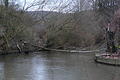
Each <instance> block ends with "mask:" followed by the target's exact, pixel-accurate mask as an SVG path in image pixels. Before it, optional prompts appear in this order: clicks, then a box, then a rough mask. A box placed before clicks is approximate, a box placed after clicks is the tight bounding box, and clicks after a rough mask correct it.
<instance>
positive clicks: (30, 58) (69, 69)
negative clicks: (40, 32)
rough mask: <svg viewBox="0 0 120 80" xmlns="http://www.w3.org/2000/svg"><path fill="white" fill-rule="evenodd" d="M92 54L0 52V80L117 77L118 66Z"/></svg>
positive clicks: (102, 79)
mask: <svg viewBox="0 0 120 80" xmlns="http://www.w3.org/2000/svg"><path fill="white" fill-rule="evenodd" d="M93 58H94V53H63V52H36V53H31V54H28V55H25V54H10V55H6V56H0V80H120V67H115V66H110V65H103V64H98V63H95V62H94V60H93Z"/></svg>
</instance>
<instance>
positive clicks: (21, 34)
mask: <svg viewBox="0 0 120 80" xmlns="http://www.w3.org/2000/svg"><path fill="white" fill-rule="evenodd" d="M48 3H49V0H34V1H33V2H32V3H31V4H30V5H27V1H26V0H25V1H24V2H22V4H23V5H21V3H19V1H18V0H1V2H0V50H1V51H6V50H14V49H16V48H17V47H18V45H19V46H20V47H21V48H22V47H23V43H28V44H32V45H36V46H42V47H47V48H57V49H77V48H78V49H80V48H86V47H100V46H103V47H104V46H105V43H106V42H105V26H106V25H107V23H108V22H112V20H113V19H114V21H119V20H120V19H119V17H120V14H119V10H118V9H119V5H120V1H119V0H87V1H86V0H74V1H69V0H68V1H67V2H66V3H65V2H59V5H56V6H55V7H52V8H50V9H49V10H48V11H45V10H44V8H45V7H46V6H47V5H48ZM35 6H37V7H38V8H37V9H36V7H35ZM34 7H35V8H34ZM33 9H34V10H33ZM116 16H117V17H116ZM118 23H119V22H118ZM118 23H115V25H116V24H118ZM119 25H120V24H118V26H119ZM118 34H119V31H118ZM119 40H120V39H119V36H117V37H116V41H117V43H119ZM29 47H30V45H29ZM30 48H32V47H30Z"/></svg>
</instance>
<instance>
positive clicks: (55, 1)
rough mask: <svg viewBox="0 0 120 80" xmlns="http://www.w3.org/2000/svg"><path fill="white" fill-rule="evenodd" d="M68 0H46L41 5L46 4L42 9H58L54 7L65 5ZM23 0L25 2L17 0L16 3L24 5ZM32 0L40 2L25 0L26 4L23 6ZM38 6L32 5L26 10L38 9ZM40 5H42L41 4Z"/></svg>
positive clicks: (40, 0)
mask: <svg viewBox="0 0 120 80" xmlns="http://www.w3.org/2000/svg"><path fill="white" fill-rule="evenodd" d="M70 1H71V0H46V4H43V5H46V6H44V8H43V10H45V11H51V10H52V11H58V8H56V7H60V6H62V5H67V4H68V3H69V2H70ZM24 2H25V0H18V3H20V4H21V6H22V7H23V6H24ZM34 2H42V0H26V3H27V4H26V6H25V8H27V7H28V6H30V5H31V4H32V3H34ZM60 3H61V5H60ZM38 7H39V6H34V7H31V8H29V9H28V10H29V11H34V10H38ZM41 7H42V5H41ZM59 9H60V8H59ZM39 10H41V9H39Z"/></svg>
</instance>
